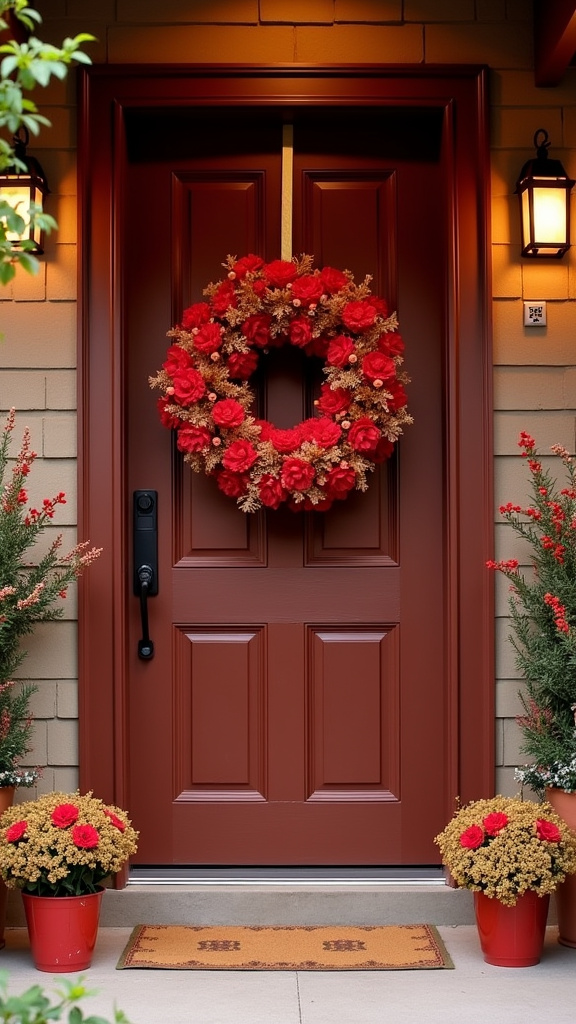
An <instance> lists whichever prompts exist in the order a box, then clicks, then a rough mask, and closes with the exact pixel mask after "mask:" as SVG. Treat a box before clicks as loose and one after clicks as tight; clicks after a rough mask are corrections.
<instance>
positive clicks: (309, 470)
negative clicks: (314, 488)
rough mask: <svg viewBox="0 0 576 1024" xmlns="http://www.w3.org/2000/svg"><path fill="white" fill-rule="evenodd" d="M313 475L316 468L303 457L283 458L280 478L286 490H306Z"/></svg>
mask: <svg viewBox="0 0 576 1024" xmlns="http://www.w3.org/2000/svg"><path fill="white" fill-rule="evenodd" d="M315 476H316V470H315V469H314V466H311V465H310V463H309V462H304V460H303V459H284V464H283V466H282V474H281V480H282V483H283V484H284V487H285V488H286V489H287V490H288V491H306V490H307V489H308V488H309V487H310V484H311V483H312V481H313V480H314V477H315Z"/></svg>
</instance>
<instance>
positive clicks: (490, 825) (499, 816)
mask: <svg viewBox="0 0 576 1024" xmlns="http://www.w3.org/2000/svg"><path fill="white" fill-rule="evenodd" d="M509 821H510V818H509V817H508V815H507V814H504V813H503V812H502V811H494V812H493V813H492V814H487V815H486V817H485V818H484V819H483V821H482V824H483V825H484V828H485V829H486V832H487V834H488V835H489V836H497V835H498V833H499V832H501V831H502V829H503V828H506V825H507V824H508V822H509Z"/></svg>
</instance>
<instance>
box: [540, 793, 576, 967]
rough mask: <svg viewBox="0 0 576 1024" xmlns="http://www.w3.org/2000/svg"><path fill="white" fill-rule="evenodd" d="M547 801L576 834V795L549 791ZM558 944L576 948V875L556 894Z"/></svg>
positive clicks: (566, 881)
mask: <svg viewBox="0 0 576 1024" xmlns="http://www.w3.org/2000/svg"><path fill="white" fill-rule="evenodd" d="M546 799H547V800H548V802H549V803H551V804H552V807H553V808H554V810H555V811H556V814H558V815H560V817H561V818H562V819H563V821H565V822H566V824H567V825H568V827H569V828H571V829H572V831H573V832H576V793H565V792H564V790H563V789H552V788H550V789H547V790H546ZM555 898H556V913H557V915H558V942H560V943H561V944H562V945H563V946H572V947H573V948H576V875H567V876H566V878H565V880H564V881H563V882H560V885H559V886H558V888H557V889H556V892H555Z"/></svg>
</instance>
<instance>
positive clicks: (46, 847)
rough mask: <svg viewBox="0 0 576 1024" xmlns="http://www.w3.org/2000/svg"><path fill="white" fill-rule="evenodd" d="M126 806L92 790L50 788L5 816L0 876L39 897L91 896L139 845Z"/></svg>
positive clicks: (0, 829)
mask: <svg viewBox="0 0 576 1024" xmlns="http://www.w3.org/2000/svg"><path fill="white" fill-rule="evenodd" d="M137 840H138V832H136V831H135V830H134V829H133V827H132V824H131V822H130V820H129V819H128V817H127V815H126V813H125V811H122V810H120V808H119V807H114V806H112V805H111V804H105V803H103V802H102V800H99V799H97V798H96V797H94V796H92V793H87V794H86V795H84V796H81V795H80V793H78V792H76V793H71V794H70V793H48V794H46V795H45V796H41V797H39V798H38V799H37V800H27V801H25V802H24V803H21V804H17V805H15V806H14V807H10V808H9V809H8V810H7V811H5V812H4V814H3V815H2V817H1V818H0V875H1V876H2V878H3V879H4V881H5V883H6V885H7V886H8V888H10V889H22V891H23V892H26V893H30V894H31V895H33V896H85V895H87V894H88V893H93V892H96V891H97V888H98V884H99V883H100V882H101V881H102V880H103V879H105V878H107V877H108V875H112V874H115V872H117V871H119V870H120V868H121V867H122V865H123V864H124V863H125V861H126V860H128V858H129V857H130V856H131V854H133V853H135V852H136V849H137Z"/></svg>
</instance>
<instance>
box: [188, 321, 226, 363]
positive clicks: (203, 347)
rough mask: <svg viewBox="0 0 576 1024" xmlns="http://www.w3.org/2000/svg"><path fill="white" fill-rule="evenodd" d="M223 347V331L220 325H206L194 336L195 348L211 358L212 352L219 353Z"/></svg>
mask: <svg viewBox="0 0 576 1024" xmlns="http://www.w3.org/2000/svg"><path fill="white" fill-rule="evenodd" d="M221 346H222V331H221V330H220V326H219V324H212V323H211V324H204V326H203V327H201V328H200V330H199V331H198V334H195V335H194V348H197V349H198V351H199V352H203V353H204V355H207V356H209V355H211V353H212V352H217V350H218V349H219V348H220V347H221Z"/></svg>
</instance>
